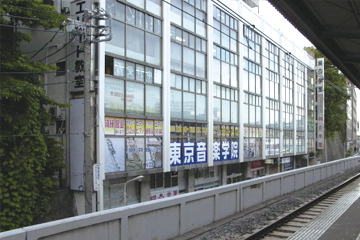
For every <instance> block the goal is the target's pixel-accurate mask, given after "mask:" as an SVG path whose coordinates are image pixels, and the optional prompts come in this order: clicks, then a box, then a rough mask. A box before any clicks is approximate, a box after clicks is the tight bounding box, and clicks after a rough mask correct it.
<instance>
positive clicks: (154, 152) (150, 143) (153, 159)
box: [146, 138, 162, 169]
mask: <svg viewBox="0 0 360 240" xmlns="http://www.w3.org/2000/svg"><path fill="white" fill-rule="evenodd" d="M161 166H162V139H161V138H146V169H150V168H160V167H161Z"/></svg>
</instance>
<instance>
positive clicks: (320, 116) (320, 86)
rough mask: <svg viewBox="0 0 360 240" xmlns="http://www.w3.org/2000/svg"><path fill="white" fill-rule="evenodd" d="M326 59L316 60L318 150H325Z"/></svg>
mask: <svg viewBox="0 0 360 240" xmlns="http://www.w3.org/2000/svg"><path fill="white" fill-rule="evenodd" d="M324 64H325V61H324V58H317V59H316V67H315V71H316V76H317V85H316V86H317V87H316V89H317V149H324V94H325V92H324V80H325V75H324Z"/></svg>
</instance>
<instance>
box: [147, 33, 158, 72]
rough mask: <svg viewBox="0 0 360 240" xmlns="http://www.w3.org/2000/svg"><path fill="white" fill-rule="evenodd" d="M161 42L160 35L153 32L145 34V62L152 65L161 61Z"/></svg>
mask: <svg viewBox="0 0 360 240" xmlns="http://www.w3.org/2000/svg"><path fill="white" fill-rule="evenodd" d="M160 54H161V42H160V37H158V36H155V35H153V34H148V33H147V34H146V62H147V63H150V64H154V65H158V66H159V65H160V63H161V56H160Z"/></svg>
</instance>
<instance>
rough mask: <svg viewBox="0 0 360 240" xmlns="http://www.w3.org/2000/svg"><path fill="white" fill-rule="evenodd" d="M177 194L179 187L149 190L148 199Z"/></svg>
mask: <svg viewBox="0 0 360 240" xmlns="http://www.w3.org/2000/svg"><path fill="white" fill-rule="evenodd" d="M177 195H179V187H172V188H164V189H160V190H152V191H150V200H157V199H162V198H168V197H173V196H177Z"/></svg>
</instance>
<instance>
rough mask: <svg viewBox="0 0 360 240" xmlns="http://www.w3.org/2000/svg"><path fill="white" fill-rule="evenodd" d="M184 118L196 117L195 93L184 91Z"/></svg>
mask: <svg viewBox="0 0 360 240" xmlns="http://www.w3.org/2000/svg"><path fill="white" fill-rule="evenodd" d="M183 94H184V99H183V102H184V109H183V111H184V112H183V117H184V119H195V94H193V93H187V92H184V93H183Z"/></svg>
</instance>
